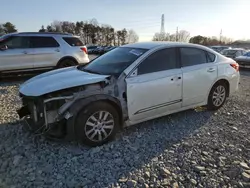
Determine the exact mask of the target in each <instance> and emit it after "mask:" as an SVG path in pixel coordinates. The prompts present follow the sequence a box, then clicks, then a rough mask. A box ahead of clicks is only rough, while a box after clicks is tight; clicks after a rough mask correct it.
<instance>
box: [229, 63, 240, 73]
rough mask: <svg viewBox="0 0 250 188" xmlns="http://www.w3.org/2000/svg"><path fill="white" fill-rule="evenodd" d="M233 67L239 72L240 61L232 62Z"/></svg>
mask: <svg viewBox="0 0 250 188" xmlns="http://www.w3.org/2000/svg"><path fill="white" fill-rule="evenodd" d="M230 65H231V67H233V68H234V69H235V70H236V71H237V72H238V71H239V64H238V63H232V64H230Z"/></svg>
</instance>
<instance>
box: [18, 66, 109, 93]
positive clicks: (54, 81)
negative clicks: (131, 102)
mask: <svg viewBox="0 0 250 188" xmlns="http://www.w3.org/2000/svg"><path fill="white" fill-rule="evenodd" d="M107 77H109V75H99V74H92V73H87V72H84V71H80V70H78V69H77V67H68V68H62V69H57V70H53V71H49V72H46V73H43V74H40V75H38V76H35V77H33V78H31V79H29V80H27V81H26V82H24V83H23V84H22V85H21V86H20V90H19V91H20V93H22V94H24V95H26V96H40V95H44V94H47V93H51V92H54V91H58V90H62V89H66V88H71V87H76V86H81V85H87V84H92V83H97V82H100V81H103V80H105V78H107Z"/></svg>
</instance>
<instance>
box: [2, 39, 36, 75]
mask: <svg viewBox="0 0 250 188" xmlns="http://www.w3.org/2000/svg"><path fill="white" fill-rule="evenodd" d="M4 45H5V46H7V49H4V50H0V70H1V71H15V70H24V69H31V68H33V56H32V49H31V48H30V40H29V37H25V36H10V37H8V38H7V39H5V40H3V41H1V42H0V46H4Z"/></svg>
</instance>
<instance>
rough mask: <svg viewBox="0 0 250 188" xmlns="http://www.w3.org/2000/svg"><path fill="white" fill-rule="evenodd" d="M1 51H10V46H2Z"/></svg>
mask: <svg viewBox="0 0 250 188" xmlns="http://www.w3.org/2000/svg"><path fill="white" fill-rule="evenodd" d="M0 50H2V51H4V50H8V46H6V45H2V46H0Z"/></svg>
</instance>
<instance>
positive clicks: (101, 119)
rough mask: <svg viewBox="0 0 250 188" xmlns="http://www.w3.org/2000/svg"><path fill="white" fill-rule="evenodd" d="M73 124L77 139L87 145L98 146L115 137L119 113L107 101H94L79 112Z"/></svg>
mask: <svg viewBox="0 0 250 188" xmlns="http://www.w3.org/2000/svg"><path fill="white" fill-rule="evenodd" d="M75 126H76V134H77V137H78V139H79V140H81V141H82V142H83V143H85V144H87V145H89V146H99V145H102V144H104V143H106V142H108V141H110V140H112V139H113V138H114V137H115V135H116V133H117V131H118V127H119V115H118V113H117V110H116V109H115V108H114V107H113V106H112V105H110V104H109V103H106V102H95V103H94V104H91V105H89V106H87V107H86V108H84V109H83V110H82V111H80V112H79V114H78V117H77V120H76V124H75Z"/></svg>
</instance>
